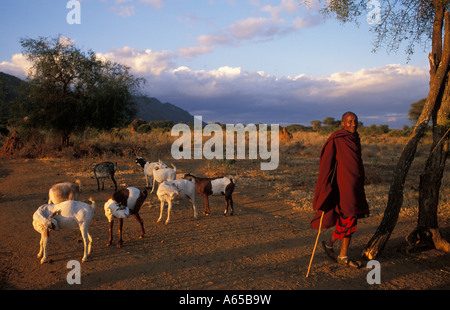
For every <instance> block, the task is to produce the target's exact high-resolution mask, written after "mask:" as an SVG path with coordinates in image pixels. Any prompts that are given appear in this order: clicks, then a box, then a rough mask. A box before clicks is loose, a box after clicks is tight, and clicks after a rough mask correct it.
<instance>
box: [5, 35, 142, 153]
mask: <svg viewBox="0 0 450 310" xmlns="http://www.w3.org/2000/svg"><path fill="white" fill-rule="evenodd" d="M20 44H21V45H22V49H23V53H24V54H25V55H26V57H27V58H28V60H30V61H31V62H32V64H33V65H32V68H31V70H30V72H29V73H28V80H29V82H28V83H27V94H28V95H27V96H26V97H25V98H23V99H22V100H20V102H19V103H18V104H17V105H16V108H17V109H16V111H13V115H12V116H13V117H15V118H16V120H17V119H23V118H24V117H26V119H27V124H28V126H31V127H34V128H41V129H48V130H54V131H56V132H58V133H59V134H60V136H61V146H62V147H65V146H68V145H69V138H70V134H71V133H72V132H73V131H75V130H83V129H84V128H86V127H93V128H97V129H110V128H112V127H115V126H119V125H123V124H124V122H128V121H130V120H131V119H132V117H133V116H134V115H135V113H136V111H135V110H134V103H133V101H132V94H133V92H134V91H135V90H136V89H137V87H138V86H139V84H140V83H141V82H143V80H142V79H138V78H135V77H134V76H133V75H132V74H130V72H129V68H128V67H126V66H123V65H121V64H118V63H112V62H110V61H108V60H102V59H99V58H98V57H97V56H96V55H95V53H94V52H93V51H91V50H89V51H87V52H83V51H81V50H80V49H78V48H77V47H75V46H74V45H73V42H72V41H71V40H70V39H67V38H64V37H62V36H59V37H57V38H52V39H49V38H43V37H40V38H38V39H29V38H27V39H21V40H20Z"/></svg>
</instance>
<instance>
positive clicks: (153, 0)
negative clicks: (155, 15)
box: [140, 0, 164, 9]
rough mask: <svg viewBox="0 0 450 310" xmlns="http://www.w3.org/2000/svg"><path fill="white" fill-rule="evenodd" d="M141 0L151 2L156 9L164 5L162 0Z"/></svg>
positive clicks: (141, 0) (146, 2)
mask: <svg viewBox="0 0 450 310" xmlns="http://www.w3.org/2000/svg"><path fill="white" fill-rule="evenodd" d="M140 2H142V3H145V4H150V5H151V6H153V7H154V8H155V9H160V8H162V7H163V5H164V3H163V1H162V0H140Z"/></svg>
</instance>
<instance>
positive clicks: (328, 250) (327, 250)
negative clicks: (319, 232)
mask: <svg viewBox="0 0 450 310" xmlns="http://www.w3.org/2000/svg"><path fill="white" fill-rule="evenodd" d="M322 247H323V249H324V250H325V253H327V255H328V257H329V258H331V259H332V260H333V261H336V259H337V255H336V253H335V252H334V250H333V247H329V246H328V245H327V243H326V242H325V241H322Z"/></svg>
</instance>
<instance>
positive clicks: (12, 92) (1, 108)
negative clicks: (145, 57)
mask: <svg viewBox="0 0 450 310" xmlns="http://www.w3.org/2000/svg"><path fill="white" fill-rule="evenodd" d="M23 83H26V82H25V81H23V80H21V79H19V78H17V77H15V76H13V75H10V74H7V73H4V72H0V112H1V115H2V116H3V117H8V114H9V113H8V106H9V104H10V103H11V102H12V101H13V100H14V99H16V98H17V97H18V95H19V88H20V85H22V84H23ZM135 102H136V108H137V114H136V116H135V118H142V119H143V120H145V121H147V122H150V121H159V120H161V121H165V120H171V121H173V122H174V123H178V122H185V123H189V122H193V121H194V117H193V116H192V115H191V114H189V112H187V111H185V110H183V109H181V108H179V107H177V106H175V105H173V104H171V103H161V101H159V100H158V99H157V98H150V97H147V96H136V97H135Z"/></svg>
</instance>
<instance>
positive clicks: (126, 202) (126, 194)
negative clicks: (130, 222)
mask: <svg viewBox="0 0 450 310" xmlns="http://www.w3.org/2000/svg"><path fill="white" fill-rule="evenodd" d="M146 198H147V190H144V191H143V192H141V191H140V190H139V189H137V188H135V187H127V188H123V189H121V190H118V191H116V192H114V193H113V194H111V196H109V198H108V201H107V202H106V203H105V207H104V209H105V215H106V218H107V219H108V222H109V240H108V243H107V244H106V245H107V246H110V245H111V244H112V240H113V233H112V230H113V224H114V218H117V220H118V222H119V242H118V243H117V246H118V247H119V248H120V247H121V246H122V243H123V241H122V225H123V219H124V218H128V217H129V216H130V214H131V215H133V216H134V218H135V219H136V221H137V222H138V223H139V226H140V228H141V234H140V235H139V239H142V238H144V235H145V230H144V221H143V220H142V219H141V217H140V216H139V210H140V208H141V206H142V204H143V203H144V200H145V199H146Z"/></svg>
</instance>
